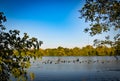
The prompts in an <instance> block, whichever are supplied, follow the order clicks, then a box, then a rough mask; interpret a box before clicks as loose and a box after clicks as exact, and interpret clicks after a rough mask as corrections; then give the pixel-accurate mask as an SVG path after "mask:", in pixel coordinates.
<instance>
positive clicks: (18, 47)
mask: <svg viewBox="0 0 120 81" xmlns="http://www.w3.org/2000/svg"><path fill="white" fill-rule="evenodd" d="M3 22H6V17H5V16H4V13H3V12H0V80H2V81H8V80H9V78H10V75H11V74H12V75H14V76H15V77H16V78H19V77H21V76H23V75H26V73H27V71H26V70H25V68H28V67H29V66H30V58H32V57H36V56H35V54H34V52H35V51H34V50H37V49H39V46H40V45H41V44H42V43H43V42H42V41H38V40H37V38H34V37H32V38H30V37H29V36H28V34H27V33H24V35H23V37H20V36H19V34H20V31H19V30H9V32H7V31H6V28H5V26H4V25H3V24H2V23H3ZM22 78H24V77H22Z"/></svg>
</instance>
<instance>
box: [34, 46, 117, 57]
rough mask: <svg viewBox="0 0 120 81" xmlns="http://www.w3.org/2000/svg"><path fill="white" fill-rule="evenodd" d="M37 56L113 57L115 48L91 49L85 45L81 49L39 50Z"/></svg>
mask: <svg viewBox="0 0 120 81" xmlns="http://www.w3.org/2000/svg"><path fill="white" fill-rule="evenodd" d="M35 55H37V56H38V57H39V56H115V55H118V54H116V53H115V48H112V47H111V48H110V47H107V46H98V47H93V46H91V45H87V46H85V47H82V48H78V47H74V48H63V47H58V48H49V49H39V50H38V51H37V52H36V54H35Z"/></svg>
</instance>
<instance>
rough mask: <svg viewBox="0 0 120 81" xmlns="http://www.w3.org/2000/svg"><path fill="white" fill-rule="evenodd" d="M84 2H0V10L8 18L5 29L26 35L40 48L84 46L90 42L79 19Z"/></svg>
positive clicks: (29, 0)
mask: <svg viewBox="0 0 120 81" xmlns="http://www.w3.org/2000/svg"><path fill="white" fill-rule="evenodd" d="M84 2H85V0H0V11H2V12H4V14H5V15H6V16H7V23H5V25H6V27H7V28H8V29H18V30H20V31H21V33H24V32H27V33H28V34H29V36H30V37H36V38H38V39H39V40H41V41H43V43H44V44H43V45H42V46H41V48H56V47H58V46H62V47H68V48H73V47H83V46H85V45H87V44H92V41H93V39H95V38H100V39H101V38H103V36H101V35H98V36H95V37H90V36H89V35H88V34H87V33H84V32H83V31H84V28H86V27H88V26H89V24H88V23H85V21H84V19H79V18H78V17H79V16H80V14H79V12H78V10H79V9H81V8H82V6H83V4H84Z"/></svg>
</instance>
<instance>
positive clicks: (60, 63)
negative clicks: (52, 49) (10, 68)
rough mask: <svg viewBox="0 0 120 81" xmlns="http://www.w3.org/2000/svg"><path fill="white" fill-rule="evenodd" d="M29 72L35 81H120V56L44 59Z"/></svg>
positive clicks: (38, 60)
mask: <svg viewBox="0 0 120 81" xmlns="http://www.w3.org/2000/svg"><path fill="white" fill-rule="evenodd" d="M28 72H29V73H30V72H33V73H34V74H35V78H34V80H33V81H120V56H117V57H114V56H90V57H88V56H82V57H74V56H70V57H67V56H66V57H42V59H37V60H36V61H34V62H33V61H32V66H31V67H30V68H29V70H28ZM28 76H29V75H28ZM28 81H30V77H29V78H28Z"/></svg>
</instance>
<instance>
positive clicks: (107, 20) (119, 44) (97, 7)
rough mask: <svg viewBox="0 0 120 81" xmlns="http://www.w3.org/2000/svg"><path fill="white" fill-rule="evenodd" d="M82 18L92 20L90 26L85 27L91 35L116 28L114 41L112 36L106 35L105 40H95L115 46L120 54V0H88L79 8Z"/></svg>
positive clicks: (98, 42)
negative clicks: (111, 38)
mask: <svg viewBox="0 0 120 81" xmlns="http://www.w3.org/2000/svg"><path fill="white" fill-rule="evenodd" d="M79 12H80V15H81V16H80V18H85V21H86V22H87V21H90V22H91V24H90V27H87V28H86V29H85V32H89V33H90V35H91V36H94V35H97V34H101V33H103V32H108V31H110V30H114V32H117V33H118V34H116V36H115V37H114V41H111V40H109V39H110V36H106V37H105V40H95V41H94V42H95V44H99V45H103V44H107V45H110V46H112V47H115V49H116V51H115V52H116V53H117V54H120V0H86V3H85V4H84V6H83V8H82V9H81V10H79Z"/></svg>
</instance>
